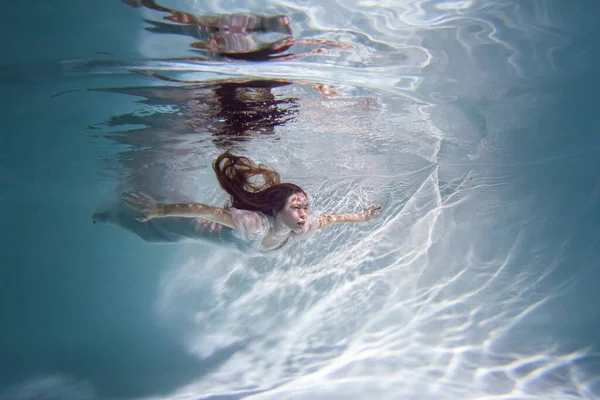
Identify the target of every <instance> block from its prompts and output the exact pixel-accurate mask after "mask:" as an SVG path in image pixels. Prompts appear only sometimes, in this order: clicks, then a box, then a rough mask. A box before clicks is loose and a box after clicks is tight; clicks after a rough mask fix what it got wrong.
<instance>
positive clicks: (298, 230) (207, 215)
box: [116, 151, 381, 253]
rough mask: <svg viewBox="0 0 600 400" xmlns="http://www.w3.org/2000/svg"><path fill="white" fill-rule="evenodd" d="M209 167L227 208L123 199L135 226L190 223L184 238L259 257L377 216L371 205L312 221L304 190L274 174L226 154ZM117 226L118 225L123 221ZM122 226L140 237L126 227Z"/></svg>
mask: <svg viewBox="0 0 600 400" xmlns="http://www.w3.org/2000/svg"><path fill="white" fill-rule="evenodd" d="M212 167H213V170H214V171H215V174H216V176H217V180H218V181H219V184H220V186H221V188H223V190H225V192H227V194H229V198H230V204H228V205H226V206H225V207H223V208H221V207H215V206H209V205H205V204H200V203H178V204H168V203H158V202H156V201H155V200H154V199H153V198H152V197H150V196H148V195H146V194H143V193H139V192H126V193H124V194H123V201H124V203H125V204H126V205H127V206H128V207H130V208H131V209H133V210H136V211H137V212H139V213H141V216H138V217H137V218H136V219H137V221H135V222H137V224H138V225H146V224H149V223H152V222H155V223H156V222H160V221H156V220H157V219H167V220H171V219H178V220H181V219H188V220H193V223H192V224H191V230H192V231H194V232H193V234H184V235H185V236H187V237H194V236H195V237H199V236H202V237H201V239H209V241H214V240H211V236H212V239H216V238H217V237H219V238H220V240H219V241H220V242H222V241H223V240H225V241H228V238H227V237H229V239H234V238H237V239H238V241H239V240H242V241H244V242H245V244H246V246H247V247H250V248H252V249H253V250H256V251H258V252H261V253H264V252H270V251H275V250H278V249H281V248H283V247H284V246H286V244H288V243H290V242H291V241H293V240H295V239H297V238H300V237H302V236H305V235H308V234H311V233H313V232H314V231H316V230H317V229H319V228H323V227H324V226H326V225H328V224H330V223H334V222H363V221H369V220H371V219H372V218H373V217H374V216H376V215H378V214H379V213H380V212H381V206H380V205H376V204H373V205H370V206H368V207H367V208H365V209H364V210H362V211H361V212H359V213H356V214H328V215H319V216H314V215H311V214H309V212H308V200H307V196H306V193H305V192H304V190H302V189H301V188H300V187H299V186H297V185H295V184H293V183H281V182H280V176H279V173H277V172H276V171H274V170H273V169H270V168H268V167H266V166H264V165H262V164H258V165H257V164H255V163H254V162H253V161H252V160H250V159H249V158H247V157H242V156H235V155H233V154H231V153H230V152H228V151H226V152H224V153H222V154H221V155H219V156H218V157H217V158H216V159H215V160H214V161H213V164H212ZM261 177H262V183H256V181H257V180H256V178H261ZM116 222H120V224H121V225H123V223H122V222H123V221H116ZM165 222H166V221H165ZM126 225H128V226H127V228H129V229H131V228H134V229H132V230H134V231H136V233H138V234H140V233H141V231H140V230H139V229H135V227H132V226H131V224H126ZM138 228H140V227H138ZM163 230H164V229H163ZM168 230H170V231H173V230H174V229H173V228H171V229H168ZM188 231H189V229H188ZM140 236H142V237H144V236H145V235H143V234H140ZM231 236H233V237H234V238H232V237H231ZM234 240H235V239H234ZM167 241H175V240H169V239H168V238H167ZM246 246H245V247H246ZM238 247H239V246H238Z"/></svg>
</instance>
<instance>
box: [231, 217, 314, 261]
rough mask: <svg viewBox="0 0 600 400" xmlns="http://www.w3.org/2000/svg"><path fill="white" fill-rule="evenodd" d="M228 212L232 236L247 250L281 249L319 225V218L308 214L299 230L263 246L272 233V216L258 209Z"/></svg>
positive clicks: (268, 250) (311, 231)
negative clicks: (230, 218) (231, 217)
mask: <svg viewBox="0 0 600 400" xmlns="http://www.w3.org/2000/svg"><path fill="white" fill-rule="evenodd" d="M229 212H231V215H232V216H233V222H234V224H235V229H233V236H234V237H235V238H237V239H239V240H241V241H243V242H244V244H245V246H247V247H248V249H249V250H250V249H251V250H254V251H257V252H260V253H266V252H272V251H275V250H279V249H282V248H283V247H285V246H286V245H288V244H290V243H292V242H293V241H295V240H297V238H298V237H300V236H307V235H310V234H312V233H314V232H315V231H316V230H317V229H318V227H319V220H318V219H317V217H316V216H312V215H309V216H308V218H307V219H306V223H305V224H304V226H303V227H302V230H301V231H299V232H290V234H289V235H287V236H285V237H283V238H282V240H281V241H279V242H277V243H275V244H274V245H272V246H270V247H268V248H265V247H264V246H263V243H262V242H263V240H264V239H265V237H266V236H267V235H269V233H273V230H274V224H275V221H274V218H273V217H272V216H270V215H268V214H264V213H262V212H260V211H247V210H238V209H237V208H230V209H229ZM238 247H239V246H238Z"/></svg>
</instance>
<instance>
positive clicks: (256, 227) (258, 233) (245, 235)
mask: <svg viewBox="0 0 600 400" xmlns="http://www.w3.org/2000/svg"><path fill="white" fill-rule="evenodd" d="M229 212H231V215H232V216H233V223H234V224H235V229H234V234H235V235H236V236H237V237H239V238H240V239H244V240H248V241H254V240H262V239H263V238H264V237H265V236H267V234H268V233H269V230H270V229H271V227H272V226H273V217H271V216H270V215H267V214H264V213H262V212H260V211H248V210H238V209H237V208H230V209H229Z"/></svg>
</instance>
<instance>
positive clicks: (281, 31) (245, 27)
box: [123, 0, 351, 61]
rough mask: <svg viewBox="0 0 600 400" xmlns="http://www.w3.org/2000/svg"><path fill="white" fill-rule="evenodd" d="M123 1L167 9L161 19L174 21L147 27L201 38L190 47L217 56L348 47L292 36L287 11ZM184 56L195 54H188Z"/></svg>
mask: <svg viewBox="0 0 600 400" xmlns="http://www.w3.org/2000/svg"><path fill="white" fill-rule="evenodd" d="M123 2H125V3H127V4H129V5H132V6H134V7H142V6H144V7H146V8H148V9H151V10H155V11H161V12H168V13H169V14H170V15H168V16H165V17H164V19H166V20H169V21H173V22H175V23H176V24H170V23H164V22H158V21H150V20H147V22H148V23H149V24H151V25H152V26H151V27H148V28H146V30H148V31H150V32H155V33H170V34H180V35H185V36H190V37H194V38H200V39H202V40H200V41H197V42H194V43H192V44H191V47H192V48H195V49H199V50H204V51H207V52H209V53H212V54H213V55H216V56H219V57H226V58H233V59H242V60H254V61H264V60H270V59H280V60H281V59H293V58H298V57H300V56H304V55H308V54H314V53H321V52H323V51H325V50H326V48H323V47H319V48H317V49H314V50H311V51H309V52H307V53H303V54H279V53H283V52H285V51H286V50H288V49H289V48H290V47H292V46H293V45H296V44H297V45H313V44H317V45H327V46H330V47H338V48H349V47H351V46H350V45H348V44H344V43H340V42H335V41H331V40H324V39H303V40H297V39H294V38H293V37H292V29H291V27H290V25H289V24H290V20H289V18H288V17H287V16H286V15H275V16H267V15H256V14H223V15H218V16H212V15H194V14H190V13H187V12H184V11H178V10H173V9H170V8H167V7H163V6H161V5H159V4H157V3H156V2H155V1H154V0H123ZM186 59H190V60H191V59H198V58H189V57H188V58H186Z"/></svg>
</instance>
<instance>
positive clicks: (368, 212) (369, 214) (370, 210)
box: [317, 204, 381, 228]
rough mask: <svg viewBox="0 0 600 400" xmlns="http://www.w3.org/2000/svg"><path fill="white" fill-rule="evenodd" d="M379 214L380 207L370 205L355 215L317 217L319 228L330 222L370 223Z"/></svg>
mask: <svg viewBox="0 0 600 400" xmlns="http://www.w3.org/2000/svg"><path fill="white" fill-rule="evenodd" d="M379 213H381V206H380V205H379V204H371V205H370V206H368V207H367V208H365V209H364V210H362V211H361V212H359V213H356V214H326V215H319V216H318V217H317V218H318V220H319V228H323V227H324V226H326V225H328V224H330V223H332V222H364V221H370V220H371V219H373V217H374V216H376V215H378V214H379Z"/></svg>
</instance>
